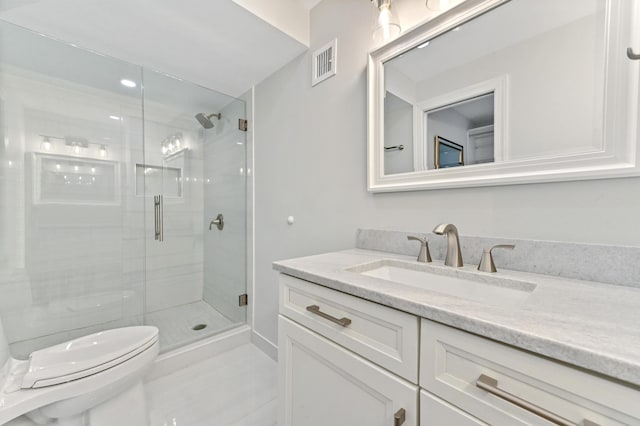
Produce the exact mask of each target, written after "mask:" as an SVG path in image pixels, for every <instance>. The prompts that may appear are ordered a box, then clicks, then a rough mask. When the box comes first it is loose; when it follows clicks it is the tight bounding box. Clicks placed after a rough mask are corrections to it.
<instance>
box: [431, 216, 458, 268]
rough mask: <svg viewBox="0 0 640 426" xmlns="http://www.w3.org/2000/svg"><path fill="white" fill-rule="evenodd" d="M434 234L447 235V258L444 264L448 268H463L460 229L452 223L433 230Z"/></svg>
mask: <svg viewBox="0 0 640 426" xmlns="http://www.w3.org/2000/svg"><path fill="white" fill-rule="evenodd" d="M433 233H434V234H438V235H445V234H446V235H447V257H446V258H445V260H444V264H445V265H447V266H455V267H460V266H462V253H461V252H460V240H459V239H458V228H456V227H455V226H454V225H452V224H450V223H441V224H440V225H438V226H436V227H435V228H433Z"/></svg>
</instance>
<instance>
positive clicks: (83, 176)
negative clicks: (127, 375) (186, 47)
mask: <svg viewBox="0 0 640 426" xmlns="http://www.w3.org/2000/svg"><path fill="white" fill-rule="evenodd" d="M124 80H129V81H130V82H131V83H132V84H133V85H131V84H130V85H128V86H125V85H124V84H123V81H124ZM140 80H141V69H140V68H139V67H137V66H134V65H131V64H127V63H124V62H121V61H118V60H115V59H113V58H109V57H105V56H101V55H96V54H94V53H91V52H88V51H84V50H82V49H78V48H76V47H73V46H70V45H68V44H65V43H63V42H60V41H58V40H53V39H51V38H47V37H44V36H41V35H39V34H36V33H33V32H31V31H28V30H25V29H23V28H20V27H17V26H14V25H11V24H8V23H5V22H2V21H0V136H1V139H0V316H1V319H2V323H3V325H4V329H5V332H6V335H7V338H8V340H9V343H10V345H11V351H12V354H13V356H14V357H17V358H26V357H27V356H28V354H29V353H30V352H32V351H33V350H36V349H41V348H43V347H46V346H50V345H53V344H56V343H61V342H64V341H67V340H69V339H71V338H74V337H79V336H82V335H85V334H90V333H93V332H96V331H100V330H104V329H109V328H115V327H121V326H124V325H131V324H136V323H138V322H140V321H141V319H142V313H143V311H142V309H143V288H144V258H145V257H144V250H145V247H144V244H145V241H144V222H143V217H142V209H143V204H141V203H138V202H137V200H136V198H135V197H134V194H133V191H132V188H133V186H132V183H133V182H134V175H133V167H131V165H132V164H133V163H134V162H135V158H136V156H138V155H140V156H141V155H142V126H141V123H142V121H141V118H142V116H141V114H142V92H141V86H140Z"/></svg>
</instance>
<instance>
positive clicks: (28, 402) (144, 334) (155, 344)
mask: <svg viewBox="0 0 640 426" xmlns="http://www.w3.org/2000/svg"><path fill="white" fill-rule="evenodd" d="M132 328H133V329H135V330H129V327H127V328H124V329H116V330H109V331H110V332H102V333H96V334H93V335H90V336H86V337H84V338H79V339H75V340H72V341H69V342H67V343H64V344H62V345H57V346H61V348H57V347H55V346H54V347H52V348H49V350H51V349H54V348H55V350H54V351H51V352H48V350H47V349H44V350H43V351H36V352H34V353H33V354H32V355H31V357H30V358H31V359H30V360H28V361H19V360H14V359H10V360H9V361H8V362H7V367H8V371H7V374H5V376H4V377H3V378H0V425H1V424H4V423H6V422H7V421H9V420H11V419H14V418H16V417H18V416H20V415H23V414H27V415H28V416H30V417H31V416H32V415H34V414H35V415H37V416H39V417H42V416H44V417H46V418H49V419H60V418H66V417H70V416H75V415H77V414H78V413H80V412H83V411H85V410H88V409H91V408H92V407H96V406H97V405H99V404H102V403H103V402H104V401H108V400H109V399H110V398H113V397H115V396H117V395H122V394H123V392H128V390H129V389H131V387H132V386H134V385H135V384H136V383H137V382H141V380H142V377H143V376H144V374H146V372H147V371H148V370H149V369H150V368H151V366H152V364H153V361H154V360H155V359H156V357H157V355H158V349H159V340H158V329H157V328H155V327H147V326H141V327H132ZM121 338H122V339H124V340H123V341H119V342H118V343H117V344H113V345H110V344H109V343H110V342H111V343H113V342H115V341H117V340H120V339H121ZM94 342H96V344H95V345H94V344H93V343H94ZM101 342H102V343H103V344H98V343H101ZM70 344H71V346H69V345H70ZM87 345H88V347H87ZM118 346H120V347H119V348H118ZM65 347H69V348H70V349H72V348H73V349H76V350H78V353H77V354H74V356H76V355H77V356H78V360H79V361H80V362H77V363H76V362H75V360H74V362H72V363H69V364H70V365H66V364H67V363H65V362H60V361H62V357H61V356H59V352H57V351H60V350H64V348H65ZM95 347H98V348H102V349H99V350H93V349H94V348H95ZM81 348H83V349H81ZM37 352H40V353H39V354H38V353H37ZM53 354H58V358H57V359H56V356H55V355H53ZM79 354H80V355H79ZM36 355H38V356H36ZM42 355H49V356H48V357H45V356H42ZM34 359H35V361H36V362H33V361H34ZM45 359H49V360H50V361H52V363H51V364H42V361H43V360H45ZM32 362H33V367H36V366H40V367H45V368H34V369H33V374H32V377H35V378H36V380H35V381H34V380H33V379H30V380H27V381H25V380H24V377H25V375H26V374H27V372H30V370H31V367H32V366H31V365H30V364H31V363H32ZM47 367H48V368H47ZM98 371H99V372H98ZM49 372H51V373H53V374H49ZM44 380H55V381H58V382H59V384H57V385H49V386H41V387H32V388H29V387H22V386H21V384H22V383H23V382H24V383H25V385H28V384H29V383H34V384H36V383H38V382H43V381H44ZM43 383H44V382H43ZM134 387H136V386H134ZM31 418H32V419H33V417H31ZM122 421H123V420H122ZM122 421H121V423H122ZM125 423H126V422H125ZM125 423H122V424H125ZM127 424H128V423H127Z"/></svg>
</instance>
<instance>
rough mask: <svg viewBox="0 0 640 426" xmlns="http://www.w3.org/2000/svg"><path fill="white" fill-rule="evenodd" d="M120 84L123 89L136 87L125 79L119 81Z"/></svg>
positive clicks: (133, 82)
mask: <svg viewBox="0 0 640 426" xmlns="http://www.w3.org/2000/svg"><path fill="white" fill-rule="evenodd" d="M120 84H122V85H123V86H125V87H132V88H133V87H136V86H137V84H136V82H135V81H131V80H127V79H126V78H123V79H122V80H120Z"/></svg>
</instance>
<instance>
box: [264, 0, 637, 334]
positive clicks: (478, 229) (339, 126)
mask: <svg viewBox="0 0 640 426" xmlns="http://www.w3.org/2000/svg"><path fill="white" fill-rule="evenodd" d="M413 3H416V4H417V3H420V4H423V2H415V1H414V2H413ZM402 4H403V3H402V2H401V3H399V4H398V6H401V5H402ZM370 8H371V5H370V4H369V2H367V1H363V0H324V1H323V2H322V3H320V4H319V5H318V6H316V7H315V8H314V9H313V10H312V13H311V29H312V30H311V50H313V49H314V48H315V47H317V46H320V45H322V44H323V43H326V42H327V41H329V40H331V39H332V38H333V37H336V36H337V37H338V43H339V52H338V74H337V75H336V76H335V77H332V78H330V79H328V80H326V81H325V82H323V83H321V84H320V85H318V86H316V87H313V88H311V84H310V54H309V53H306V54H305V55H303V56H301V57H299V58H297V59H295V60H294V61H292V62H291V63H289V64H288V65H286V66H285V67H283V68H282V69H281V70H279V71H278V72H277V73H275V74H274V75H272V76H271V77H270V78H268V79H267V80H265V81H264V82H262V83H261V84H259V85H258V86H257V87H256V102H255V215H256V221H255V226H256V229H255V245H256V255H255V268H256V270H255V275H256V278H255V321H254V323H255V328H256V331H257V332H259V333H260V334H262V335H264V336H265V337H267V338H268V339H269V340H271V341H272V342H276V338H277V325H276V317H277V310H278V303H277V302H278V296H277V295H278V290H277V274H276V273H275V272H273V271H272V269H271V262H273V261H275V260H279V259H285V258H290V257H296V256H304V255H309V254H314V253H321V252H326V251H331V250H339V249H346V248H351V247H354V244H355V232H356V229H357V228H358V227H364V228H367V227H370V228H381V229H391V230H403V231H423V232H428V231H430V230H431V229H433V227H434V226H435V225H437V224H438V223H440V222H445V221H446V222H452V223H455V224H456V225H457V226H458V229H459V230H460V232H461V234H465V235H478V236H496V237H506V238H524V239H539V240H556V241H573V242H587V243H605V244H621V245H636V246H637V245H640V227H639V226H637V218H638V217H640V201H638V197H637V196H636V195H635V194H637V193H638V191H639V190H640V179H637V178H628V179H615V180H599V181H583V182H566V183H547V184H532V185H513V186H502V187H500V186H498V187H486V188H469V189H465V188H462V189H451V190H438V191H415V192H403V193H389V194H370V193H368V192H367V190H366V173H365V172H366V73H365V70H366V53H367V51H368V50H369V49H370V48H371V22H372V18H371V12H372V10H371V9H370ZM398 10H399V11H400V12H402V8H401V7H399V9H398ZM426 13H427V11H426V9H425V16H426ZM400 18H401V20H402V19H405V20H407V19H414V21H415V22H417V20H418V19H419V17H418V16H417V15H416V14H415V13H413V14H412V15H410V16H409V15H404V14H401V17H400ZM415 22H414V24H415ZM288 215H293V216H295V218H296V222H295V224H294V225H292V226H289V225H287V222H286V217H287V216H288Z"/></svg>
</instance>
